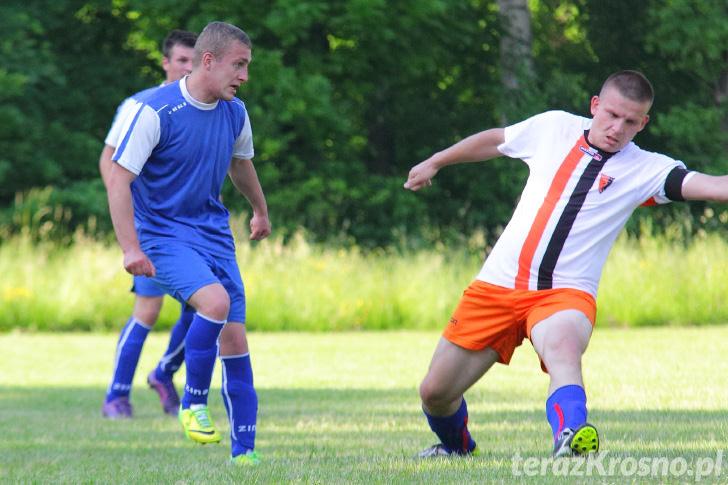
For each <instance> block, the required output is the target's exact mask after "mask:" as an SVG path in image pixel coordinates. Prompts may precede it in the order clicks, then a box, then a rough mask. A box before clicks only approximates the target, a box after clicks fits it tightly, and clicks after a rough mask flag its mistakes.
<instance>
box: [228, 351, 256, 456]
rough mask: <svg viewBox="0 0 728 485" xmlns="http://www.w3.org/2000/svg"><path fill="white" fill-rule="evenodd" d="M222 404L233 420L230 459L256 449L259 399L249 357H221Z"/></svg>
mask: <svg viewBox="0 0 728 485" xmlns="http://www.w3.org/2000/svg"><path fill="white" fill-rule="evenodd" d="M220 362H221V363H222V400H223V402H224V403H225V408H226V409H227V413H228V419H229V420H230V441H231V442H232V443H231V444H232V450H231V451H232V452H231V455H232V456H233V457H236V456H238V455H242V454H244V453H246V452H247V451H249V450H252V449H254V448H255V425H256V421H257V417H258V395H257V394H256V392H255V388H254V387H253V369H252V367H251V366H250V354H249V353H248V354H245V355H233V356H225V357H220Z"/></svg>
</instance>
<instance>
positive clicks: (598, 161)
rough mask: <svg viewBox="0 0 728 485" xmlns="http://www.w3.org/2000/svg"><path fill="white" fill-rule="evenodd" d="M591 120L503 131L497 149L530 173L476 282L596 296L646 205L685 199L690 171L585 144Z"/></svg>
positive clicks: (545, 118) (557, 119)
mask: <svg viewBox="0 0 728 485" xmlns="http://www.w3.org/2000/svg"><path fill="white" fill-rule="evenodd" d="M590 125H591V119H589V118H584V117H581V116H576V115H573V114H570V113H566V112H564V111H549V112H546V113H542V114H539V115H536V116H533V117H531V118H529V119H527V120H525V121H522V122H520V123H517V124H515V125H512V126H509V127H507V128H506V129H505V142H504V143H503V144H501V145H500V146H498V150H499V151H500V152H501V153H503V154H504V155H506V156H509V157H512V158H520V159H521V160H523V161H524V162H526V164H527V165H528V167H529V170H530V173H529V176H528V180H527V182H526V186H525V187H524V189H523V193H522V194H521V198H520V201H519V203H518V205H517V207H516V209H515V211H514V213H513V216H512V218H511V220H510V222H509V223H508V225H507V226H506V228H505V230H504V231H503V234H502V235H501V236H500V238H498V241H497V242H496V244H495V246H494V247H493V250H492V251H491V253H490V254H489V255H488V257H487V259H486V261H485V263H484V264H483V267H482V269H481V270H480V273H478V276H477V279H479V280H481V281H485V282H487V283H491V284H494V285H498V286H502V287H505V288H513V289H529V290H541V289H549V288H574V289H577V290H583V291H586V292H588V293H590V294H591V295H592V296H594V298H596V296H597V290H598V288H599V279H600V277H601V274H602V268H603V266H604V263H605V261H606V259H607V256H608V254H609V250H610V248H611V246H612V244H613V243H614V240H615V239H616V238H617V235H618V234H619V232H620V231H621V230H622V228H623V227H624V225H625V223H626V222H627V219H629V216H630V215H631V214H632V212H633V211H634V210H635V209H636V208H637V207H638V206H640V205H641V204H643V203H644V202H645V201H648V200H652V201H654V202H656V203H658V204H664V203H667V202H670V201H671V200H683V199H682V195H681V187H682V183H683V182H684V181H686V180H687V179H688V178H689V177H690V176H691V175H692V173H694V172H688V171H687V170H686V169H685V165H684V164H683V163H682V162H680V161H678V160H674V159H672V158H670V157H667V156H665V155H661V154H658V153H653V152H649V151H646V150H643V149H641V148H639V147H638V146H637V145H635V144H634V143H629V144H628V145H627V146H626V147H625V148H624V149H623V150H621V151H619V152H617V153H608V152H604V151H601V150H599V149H597V148H595V147H593V146H591V145H589V143H588V142H587V134H588V130H589V127H590Z"/></svg>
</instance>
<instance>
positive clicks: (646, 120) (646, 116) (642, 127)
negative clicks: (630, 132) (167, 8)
mask: <svg viewBox="0 0 728 485" xmlns="http://www.w3.org/2000/svg"><path fill="white" fill-rule="evenodd" d="M648 121H650V115H645V119H644V120H642V126H640V129H639V130H638V131H642V130H643V129H644V127H645V125H647V122H648Z"/></svg>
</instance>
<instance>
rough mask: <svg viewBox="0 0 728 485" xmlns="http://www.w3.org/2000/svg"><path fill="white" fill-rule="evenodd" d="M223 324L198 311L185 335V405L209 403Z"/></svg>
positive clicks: (183, 407)
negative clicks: (208, 396)
mask: <svg viewBox="0 0 728 485" xmlns="http://www.w3.org/2000/svg"><path fill="white" fill-rule="evenodd" d="M224 325H225V322H224V321H222V322H218V321H215V320H210V319H208V318H206V317H204V316H202V315H200V314H199V313H195V316H194V318H193V319H192V323H190V329H189V331H188V332H187V337H186V338H185V365H186V366H187V383H186V384H185V392H184V395H183V396H182V403H181V404H182V409H188V408H189V407H190V405H191V404H207V394H208V393H209V392H210V381H211V380H212V371H213V369H214V368H215V359H216V358H217V338H218V337H219V336H220V332H221V331H222V327H223V326H224Z"/></svg>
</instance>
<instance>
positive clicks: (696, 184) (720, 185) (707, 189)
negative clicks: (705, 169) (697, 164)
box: [682, 173, 728, 202]
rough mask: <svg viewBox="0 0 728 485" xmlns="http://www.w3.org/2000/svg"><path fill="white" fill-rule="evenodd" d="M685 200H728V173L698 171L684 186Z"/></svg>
mask: <svg viewBox="0 0 728 485" xmlns="http://www.w3.org/2000/svg"><path fill="white" fill-rule="evenodd" d="M682 196H683V198H684V199H685V200H713V201H716V202H728V175H718V176H716V175H707V174H704V173H696V174H695V175H693V176H692V177H690V179H689V180H688V181H687V182H685V183H684V184H683V186H682Z"/></svg>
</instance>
